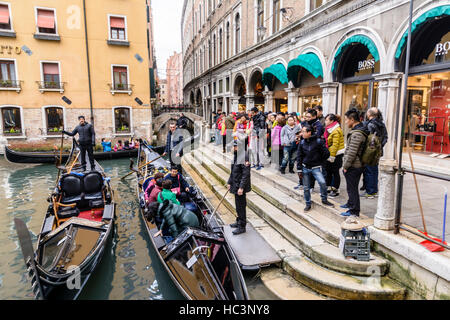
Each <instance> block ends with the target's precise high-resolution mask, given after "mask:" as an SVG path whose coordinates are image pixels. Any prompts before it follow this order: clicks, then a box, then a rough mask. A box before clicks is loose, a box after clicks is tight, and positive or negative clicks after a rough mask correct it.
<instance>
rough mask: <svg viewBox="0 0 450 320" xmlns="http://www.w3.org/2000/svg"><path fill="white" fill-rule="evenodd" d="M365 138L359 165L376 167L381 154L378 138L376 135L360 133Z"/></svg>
mask: <svg viewBox="0 0 450 320" xmlns="http://www.w3.org/2000/svg"><path fill="white" fill-rule="evenodd" d="M360 132H362V133H363V134H364V136H365V137H366V141H365V143H364V145H363V148H362V154H361V163H362V164H363V166H376V165H378V163H379V162H380V158H381V154H382V148H383V147H382V145H381V140H380V137H378V136H377V134H376V133H371V134H369V135H367V133H366V132H364V131H360Z"/></svg>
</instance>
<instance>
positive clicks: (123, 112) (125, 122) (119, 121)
mask: <svg viewBox="0 0 450 320" xmlns="http://www.w3.org/2000/svg"><path fill="white" fill-rule="evenodd" d="M130 124H131V119H130V108H115V109H114V128H115V132H116V133H130V132H131V130H130Z"/></svg>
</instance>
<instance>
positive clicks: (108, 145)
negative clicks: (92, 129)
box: [102, 138, 112, 152]
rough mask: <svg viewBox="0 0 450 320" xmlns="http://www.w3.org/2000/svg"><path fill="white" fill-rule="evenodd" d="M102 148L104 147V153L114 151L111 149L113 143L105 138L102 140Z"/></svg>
mask: <svg viewBox="0 0 450 320" xmlns="http://www.w3.org/2000/svg"><path fill="white" fill-rule="evenodd" d="M102 147H103V152H110V151H112V149H111V141H108V140H106V139H105V138H102Z"/></svg>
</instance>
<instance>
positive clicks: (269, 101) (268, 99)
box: [263, 91, 273, 112]
mask: <svg viewBox="0 0 450 320" xmlns="http://www.w3.org/2000/svg"><path fill="white" fill-rule="evenodd" d="M263 94H264V98H265V101H264V112H273V91H264V92H263Z"/></svg>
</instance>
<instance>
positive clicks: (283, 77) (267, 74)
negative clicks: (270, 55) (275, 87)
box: [262, 63, 289, 90]
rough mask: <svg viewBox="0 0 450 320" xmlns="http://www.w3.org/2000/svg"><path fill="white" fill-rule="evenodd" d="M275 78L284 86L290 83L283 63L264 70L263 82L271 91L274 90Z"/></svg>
mask: <svg viewBox="0 0 450 320" xmlns="http://www.w3.org/2000/svg"><path fill="white" fill-rule="evenodd" d="M273 77H276V78H277V79H278V80H279V81H280V82H281V83H282V84H287V83H288V82H289V80H288V77H287V72H286V68H285V67H284V65H283V64H281V63H277V64H273V65H271V66H270V67H268V68H266V69H264V72H263V76H262V81H263V84H264V85H265V86H267V87H269V89H270V90H272V80H273Z"/></svg>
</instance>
